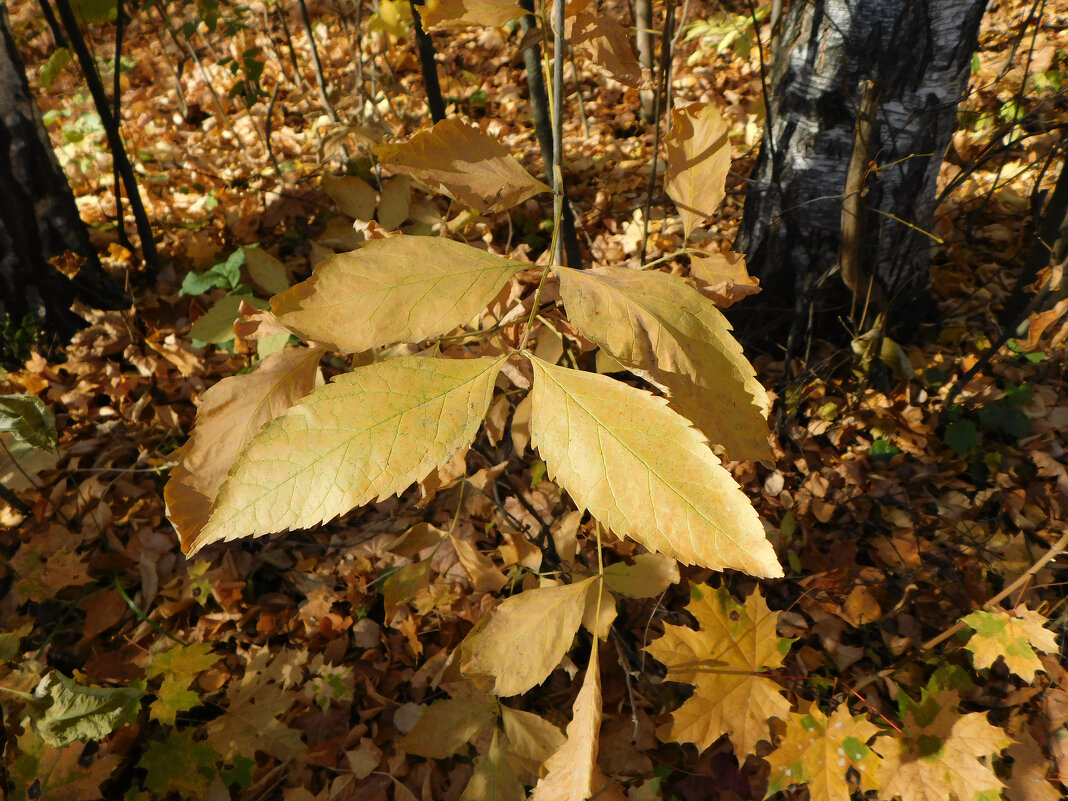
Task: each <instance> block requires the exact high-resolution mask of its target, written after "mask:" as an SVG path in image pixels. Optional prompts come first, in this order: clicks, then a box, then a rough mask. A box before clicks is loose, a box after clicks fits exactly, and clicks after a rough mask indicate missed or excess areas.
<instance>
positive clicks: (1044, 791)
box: [1005, 729, 1063, 801]
mask: <svg viewBox="0 0 1068 801" xmlns="http://www.w3.org/2000/svg"><path fill="white" fill-rule="evenodd" d="M1005 755H1006V756H1008V757H1011V758H1012V778H1010V779H1009V780H1008V781H1007V782H1006V785H1007V786H1006V787H1005V797H1006V798H1008V799H1009V801H1058V799H1061V798H1063V796H1062V795H1061V794H1060V793H1058V792H1057V790H1056V788H1055V787H1054V786H1053V785H1052V784H1050V782H1049V781H1047V780H1046V774H1047V773H1049V772H1050V761H1049V760H1048V759H1047V758H1046V757H1045V756H1043V755H1042V749H1041V748H1040V747H1039V745H1038V743H1037V742H1036V741H1035V738H1034V737H1032V736H1031V733H1030V732H1029V731H1027V730H1026V729H1025V730H1024V731H1023V733H1022V734H1021V736H1020V739H1019V740H1018V741H1017V742H1015V743H1013V744H1012V745H1010V746H1009V748H1008V750H1007V751H1006V752H1005Z"/></svg>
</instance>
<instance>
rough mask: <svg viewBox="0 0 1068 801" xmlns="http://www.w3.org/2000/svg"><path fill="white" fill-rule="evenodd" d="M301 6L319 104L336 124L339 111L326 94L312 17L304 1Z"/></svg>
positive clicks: (302, 0)
mask: <svg viewBox="0 0 1068 801" xmlns="http://www.w3.org/2000/svg"><path fill="white" fill-rule="evenodd" d="M297 3H299V4H300V21H301V23H302V24H303V25H304V32H305V33H306V34H307V35H308V47H309V48H311V55H312V66H313V67H314V68H315V85H316V87H318V89H319V102H320V103H322V104H323V109H324V110H325V111H326V113H327V114H329V115H330V119H332V120H333V121H334V122H338V121H339V117H338V116H337V111H336V110H335V109H334V106H333V105H332V104H331V103H330V98H329V97H327V94H326V79H325V78H324V77H323V63H322V62H321V61H320V60H319V48H318V46H317V45H316V44H315V34H314V33H313V32H312V26H311V17H310V16H308V6H307V4H306V3H305V2H304V0H297Z"/></svg>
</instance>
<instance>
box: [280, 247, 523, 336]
mask: <svg viewBox="0 0 1068 801" xmlns="http://www.w3.org/2000/svg"><path fill="white" fill-rule="evenodd" d="M529 266H530V265H529V264H527V263H526V262H520V261H513V260H511V259H505V258H503V257H501V256H495V255H493V254H492V253H487V252H485V251H484V250H478V249H477V248H473V247H471V246H470V245H465V244H462V243H460V242H453V241H452V240H450V239H442V238H440V237H429V236H394V237H390V238H388V239H375V240H372V241H370V242H367V243H366V244H365V245H363V247H361V248H359V249H357V250H354V251H352V252H350V253H340V254H337V255H335V256H332V257H330V258H329V259H327V260H326V261H324V262H321V263H320V264H319V265H318V266H317V267H316V268H315V271H314V272H313V273H312V276H311V278H309V279H308V280H307V281H304V282H302V283H300V284H297V285H296V286H294V287H292V288H290V289H288V290H286V291H285V292H283V293H282V294H280V295H275V296H274V297H273V298H272V299H271V310H272V311H273V312H274V314H275V315H276V316H277V317H278V319H279V320H281V322H282V323H283V324H284V325H286V326H288V327H289V328H291V329H292V330H294V331H296V332H297V333H298V334H300V336H302V337H304V338H305V339H309V340H314V341H317V342H322V343H325V344H328V345H329V346H330V347H332V348H335V349H337V350H340V351H344V352H346V353H352V352H358V351H364V350H369V349H370V348H373V347H376V346H378V345H392V344H394V343H396V342H418V341H420V340H423V339H428V338H430V337H435V336H441V335H442V334H447V333H448V332H449V331H451V330H452V329H454V328H456V327H457V326H459V325H463V324H464V323H466V322H468V321H469V320H471V318H472V317H474V316H475V315H476V314H477V313H478V312H480V311H481V310H482V309H483V308H485V306H486V305H487V304H488V303H489V302H490V301H491V300H493V298H494V296H495V295H497V293H498V292H500V290H501V287H503V286H504V284H505V282H506V281H507V280H508V279H509V278H511V277H512V276H513V275H515V273H517V272H518V271H519V270H522V269H523V268H525V267H529Z"/></svg>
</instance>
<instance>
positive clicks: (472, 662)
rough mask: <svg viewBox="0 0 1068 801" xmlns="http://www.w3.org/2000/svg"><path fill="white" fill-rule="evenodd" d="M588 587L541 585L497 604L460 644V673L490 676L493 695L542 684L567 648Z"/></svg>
mask: <svg viewBox="0 0 1068 801" xmlns="http://www.w3.org/2000/svg"><path fill="white" fill-rule="evenodd" d="M592 583H593V579H592V578H588V579H586V580H585V581H580V582H578V583H577V584H567V585H564V586H562V587H541V588H539V589H535V590H527V591H526V592H521V593H519V595H513V596H512V597H511V598H508V599H506V600H504V601H503V602H501V605H500V606H498V607H497V608H496V609H494V610H493V611H492V612H491V613H490V614H489V617H488V619H483V620H482V621H479V625H478V626H477V627H476V628H475V629H474V630H473V631H472V632H471V633H470V634H469V635H467V639H466V640H464V644H463V661H462V662H461V665H460V666H461V669H462V670H463V672H464V673H466V674H467V675H469V676H489V677H492V678H493V689H492V692H493V693H494V694H496V695H519V694H520V693H525V692H526V691H527V690H529V689H531V688H532V687H535V686H536V685H538V684H541V683H542V682H543V681H545V679H546V677H548V675H549V674H550V673H552V672H553V668H555V667H556V666H557V665H558V664H560V660H561V659H563V658H564V654H566V653H567V651H568V649H569V648H570V647H571V641H572V640H574V639H575V632H576V631H578V628H579V625H580V624H581V623H582V613H583V611H584V610H585V607H586V595H587V591H588V589H589V585H590V584H592Z"/></svg>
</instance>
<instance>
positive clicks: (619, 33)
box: [564, 0, 642, 87]
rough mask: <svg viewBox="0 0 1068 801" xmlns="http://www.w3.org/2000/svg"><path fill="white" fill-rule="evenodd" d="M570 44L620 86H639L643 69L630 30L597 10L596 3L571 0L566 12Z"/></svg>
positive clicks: (587, 0)
mask: <svg viewBox="0 0 1068 801" xmlns="http://www.w3.org/2000/svg"><path fill="white" fill-rule="evenodd" d="M564 19H565V25H564V30H565V32H566V33H565V35H566V36H567V40H568V42H569V43H570V44H571V45H572V46H573V47H574V48H575V49H576V50H578V51H579V52H580V53H582V54H583V55H584V56H586V57H587V58H588V59H590V61H592V62H593V63H594V64H596V65H598V66H599V67H603V68H604V69H606V70H608V72H609V73H611V75H612V77H614V78H615V79H616V80H617V81H619V82H620V83H623V84H626V85H627V86H633V87H637V86H638V85H639V84H640V83H641V79H642V69H641V67H640V66H639V65H638V59H637V58H636V57H635V55H634V49H633V48H632V47H631V44H630V36H629V35H628V34H627V29H626V28H624V27H623V24H622V23H621V22H620V21H619V20H618V19H616V18H615V17H612V16H609V15H608V14H601V13H599V12H598V11H597V4H596V2H594V0H571V1H570V2H569V3H567V8H566V10H565V12H564Z"/></svg>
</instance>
